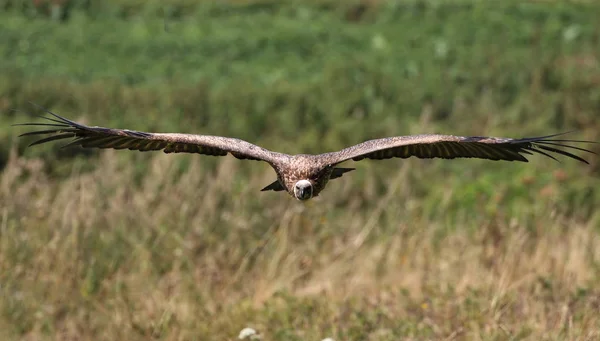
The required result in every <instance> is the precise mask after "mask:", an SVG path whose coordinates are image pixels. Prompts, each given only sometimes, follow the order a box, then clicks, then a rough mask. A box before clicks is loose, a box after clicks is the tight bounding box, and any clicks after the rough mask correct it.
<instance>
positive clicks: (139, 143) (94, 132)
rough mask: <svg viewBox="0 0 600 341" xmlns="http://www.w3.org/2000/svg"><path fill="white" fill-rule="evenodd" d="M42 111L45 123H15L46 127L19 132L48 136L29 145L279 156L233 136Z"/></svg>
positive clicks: (272, 158) (242, 156)
mask: <svg viewBox="0 0 600 341" xmlns="http://www.w3.org/2000/svg"><path fill="white" fill-rule="evenodd" d="M46 112H47V113H48V114H50V115H51V116H52V117H42V118H44V119H46V120H47V121H48V122H43V123H23V124H16V125H24V126H39V127H45V128H47V129H43V130H36V131H32V132H28V133H24V134H21V135H19V136H31V135H34V136H38V135H39V136H45V135H49V136H46V137H44V138H42V139H40V140H37V141H35V142H33V143H31V144H30V146H34V145H37V144H41V143H46V142H50V141H55V140H62V139H69V138H73V140H72V141H70V142H69V143H68V144H67V145H65V146H63V148H64V147H69V146H81V147H84V148H112V149H129V150H138V151H143V152H145V151H154V150H163V151H164V152H165V153H197V154H205V155H214V156H224V155H227V154H228V153H230V154H231V155H233V156H235V157H236V158H238V159H248V160H260V161H266V162H269V163H272V162H273V161H275V160H276V159H277V158H278V157H279V156H281V155H282V154H280V153H275V152H272V151H270V150H267V149H264V148H261V147H259V146H256V145H254V144H251V143H249V142H246V141H244V140H240V139H236V138H229V137H222V136H210V135H193V134H177V133H173V134H169V133H167V134H165V133H146V132H141V131H133V130H127V129H112V128H103V127H89V126H86V125H83V124H80V123H77V122H74V121H71V120H69V119H66V118H64V117H61V116H59V115H56V114H54V113H52V112H50V111H48V110H46ZM48 128H49V129H48Z"/></svg>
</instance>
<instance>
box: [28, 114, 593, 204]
mask: <svg viewBox="0 0 600 341" xmlns="http://www.w3.org/2000/svg"><path fill="white" fill-rule="evenodd" d="M44 110H45V109H44ZM45 111H46V112H47V113H48V114H49V115H50V116H47V117H44V116H42V118H44V119H46V120H47V122H40V123H24V124H17V125H25V126H39V127H44V128H45V129H43V130H36V131H31V132H27V133H24V134H22V135H20V136H30V135H41V136H43V135H49V136H47V137H44V138H42V139H40V140H37V141H35V142H33V143H31V144H30V146H33V145H36V144H41V143H45V142H50V141H54V140H61V139H70V138H73V140H72V141H70V142H69V143H68V144H67V145H65V146H64V147H67V146H81V147H83V148H112V149H129V150H138V151H153V150H162V151H163V152H165V153H196V154H205V155H214V156H225V155H227V154H231V155H233V156H234V157H236V158H238V159H242V160H258V161H265V162H267V163H268V164H269V165H271V167H273V169H274V170H275V173H276V174H277V180H276V181H274V182H273V183H271V184H269V185H268V186H266V187H264V188H263V189H262V191H270V190H271V191H286V192H288V193H289V194H290V195H292V196H293V197H295V198H296V199H298V200H308V199H310V198H314V197H316V196H318V195H319V193H321V191H322V190H323V189H324V188H325V186H326V185H327V183H328V182H329V180H331V179H336V178H339V177H341V176H342V175H343V174H344V173H346V172H349V171H352V170H354V168H342V167H338V165H339V164H341V163H342V162H345V161H349V160H353V161H360V160H363V159H374V160H381V159H389V158H395V157H397V158H403V159H405V158H409V157H411V156H416V157H418V158H422V159H428V158H442V159H454V158H479V159H487V160H496V161H497V160H504V161H521V162H528V160H527V158H526V156H527V155H533V154H535V153H538V154H541V155H544V156H547V157H550V158H552V159H554V160H556V158H555V157H554V156H553V155H552V153H556V154H561V155H563V156H566V157H569V158H572V159H575V160H577V161H581V162H584V163H588V162H587V161H586V160H584V159H583V158H581V157H579V156H577V155H575V154H573V153H572V152H571V151H575V150H576V151H581V152H587V153H593V154H595V153H594V152H592V151H590V150H588V149H584V148H581V147H577V146H573V145H571V144H569V143H597V142H592V141H580V140H566V139H557V138H556V137H557V136H559V135H562V134H555V135H548V136H541V137H526V138H519V139H513V138H499V137H480V136H470V137H465V136H453V135H438V134H425V135H412V136H396V137H386V138H381V139H374V140H369V141H365V142H362V143H359V144H356V145H354V146H351V147H348V148H344V149H342V150H340V151H336V152H330V153H324V154H318V155H307V154H298V155H288V154H283V153H278V152H274V151H270V150H267V149H265V148H262V147H259V146H257V145H254V144H252V143H249V142H246V141H244V140H240V139H237V138H231V137H223V136H211V135H194V134H178V133H147V132H141V131H135V130H128V129H113V128H103V127H97V126H94V127H91V126H86V125H83V124H80V123H77V122H74V121H71V120H69V119H66V118H64V117H61V116H59V115H57V114H55V113H52V112H51V111H49V110H45Z"/></svg>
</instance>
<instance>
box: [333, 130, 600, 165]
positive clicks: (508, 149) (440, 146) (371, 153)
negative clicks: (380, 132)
mask: <svg viewBox="0 0 600 341" xmlns="http://www.w3.org/2000/svg"><path fill="white" fill-rule="evenodd" d="M559 135H563V134H556V135H549V136H542V137H529V138H522V139H512V138H497V137H479V136H474V137H464V136H452V135H414V136H398V137H388V138H383V139H376V140H369V141H365V142H363V143H360V144H357V145H354V146H351V147H348V148H345V149H342V150H340V151H338V152H333V153H326V154H321V157H322V158H323V159H324V160H326V162H327V163H329V164H337V163H340V162H344V161H347V160H354V161H359V160H363V159H375V160H381V159H390V158H394V157H399V158H404V159H405V158H409V157H411V156H416V157H418V158H422V159H429V158H443V159H454V158H478V159H488V160H505V161H522V162H528V160H527V158H526V157H525V156H526V155H533V154H535V153H538V154H542V155H545V156H547V157H550V158H552V159H554V160H556V158H555V157H554V156H553V155H552V153H556V154H561V155H564V156H567V157H570V158H572V159H575V160H578V161H581V162H584V163H588V162H587V161H586V160H584V159H583V158H581V157H579V156H577V155H575V154H573V153H571V151H581V152H587V153H592V154H595V153H594V152H592V151H591V150H588V149H584V148H581V147H576V146H572V145H570V144H569V143H598V142H592V141H579V140H563V139H555V137H556V136H559Z"/></svg>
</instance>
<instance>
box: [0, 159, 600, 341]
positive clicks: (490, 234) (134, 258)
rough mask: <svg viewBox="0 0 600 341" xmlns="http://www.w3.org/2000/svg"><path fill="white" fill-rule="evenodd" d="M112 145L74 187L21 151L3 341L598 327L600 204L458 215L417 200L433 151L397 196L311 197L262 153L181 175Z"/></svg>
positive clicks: (8, 238) (409, 172)
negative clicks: (274, 185) (282, 185)
mask: <svg viewBox="0 0 600 341" xmlns="http://www.w3.org/2000/svg"><path fill="white" fill-rule="evenodd" d="M117 153H118V152H117ZM115 154H116V153H115V152H107V153H103V154H101V158H100V160H99V162H98V163H99V165H98V168H97V169H96V170H94V171H91V172H81V171H79V170H78V169H73V171H72V175H71V176H70V177H69V178H68V179H66V180H64V181H62V182H59V181H57V180H53V179H50V178H48V177H47V175H46V173H45V172H44V171H43V163H42V161H40V160H35V159H30V160H25V159H21V158H18V157H16V154H14V153H13V155H12V156H11V158H10V160H9V163H8V165H7V167H6V168H5V170H4V172H3V173H2V177H1V180H0V227H1V230H0V233H1V244H0V267H1V272H0V273H1V278H0V283H2V284H1V288H2V295H0V307H1V309H2V315H1V316H2V317H1V318H0V330H2V332H1V334H2V336H3V339H6V340H8V339H13V340H16V339H24V340H44V339H60V340H136V339H149V338H154V339H160V340H193V339H198V340H232V339H234V338H235V337H236V336H237V333H238V332H239V330H240V329H242V328H243V327H246V326H251V327H253V328H256V329H257V330H259V331H260V332H261V334H263V336H264V339H266V340H320V339H321V338H323V337H325V336H332V337H334V338H335V339H336V340H359V339H360V340H398V339H413V340H423V339H436V340H440V339H452V340H454V339H469V340H478V339H482V340H490V339H530V340H540V339H545V340H593V339H596V338H598V337H600V333H599V332H598V330H600V317H599V315H598V314H597V312H598V309H600V291H599V290H598V287H597V285H596V283H598V280H599V279H600V276H599V275H600V273H599V267H598V265H599V264H600V234H598V226H599V221H600V216H599V215H598V213H594V214H593V215H592V216H591V217H589V218H587V219H580V218H577V212H575V213H574V214H572V215H571V216H566V215H564V214H561V213H559V212H560V210H558V209H557V206H556V203H555V202H554V199H553V198H548V197H541V198H539V200H538V201H537V202H536V203H535V204H533V203H532V204H531V208H530V209H526V210H522V211H518V210H517V211H514V212H513V213H511V214H508V213H506V212H505V213H502V212H503V211H504V209H503V208H502V207H500V208H499V210H498V211H497V212H496V213H489V214H488V213H486V214H482V213H481V212H469V211H468V210H463V211H462V212H458V213H457V215H456V216H457V217H463V218H462V221H460V222H459V223H457V224H456V225H454V224H450V223H445V222H444V219H440V218H439V217H438V218H435V217H428V216H427V215H426V214H424V212H425V209H424V206H423V203H422V202H421V201H418V200H415V199H414V198H415V193H414V186H415V181H424V180H425V179H427V177H428V176H429V174H428V173H427V172H426V171H425V172H419V173H417V172H415V168H416V166H417V165H419V162H423V161H419V160H408V161H405V162H401V163H400V164H401V167H400V170H399V172H398V173H397V175H395V176H394V178H393V179H391V182H390V186H389V187H388V189H387V191H386V194H384V196H383V197H380V198H379V197H377V195H376V194H375V193H376V191H375V190H373V188H372V187H373V186H374V185H373V184H372V183H371V182H369V181H366V182H365V183H364V184H363V185H361V187H356V186H353V184H356V183H355V182H352V181H351V180H350V179H347V178H346V177H344V178H343V179H340V180H336V181H334V182H332V183H331V184H330V185H329V187H328V191H326V192H325V193H324V194H323V196H322V197H321V198H319V199H317V200H315V201H314V202H312V203H309V204H307V205H303V204H300V203H299V202H296V201H294V200H293V199H291V198H288V197H286V196H285V195H281V194H275V193H259V192H258V190H259V189H260V187H261V185H263V184H264V183H268V182H270V181H271V180H272V177H273V174H272V173H271V170H267V168H268V167H267V166H264V165H261V164H260V163H250V164H251V166H250V165H247V164H243V165H242V164H240V163H239V162H238V161H237V160H235V159H233V158H223V159H221V161H222V162H221V163H219V164H218V166H217V169H216V170H215V171H214V172H210V171H207V170H206V167H203V166H202V165H201V162H202V160H205V159H204V158H202V157H193V156H192V157H190V166H189V168H188V169H187V170H185V171H184V173H183V174H182V175H181V176H179V174H178V172H179V171H180V170H178V169H177V167H175V166H174V164H175V163H174V162H173V160H174V158H173V157H172V156H166V155H162V154H158V155H156V156H154V157H153V158H152V159H151V167H150V168H149V169H148V173H147V174H145V175H143V176H139V175H137V173H136V172H135V169H134V168H133V167H132V166H131V164H130V163H128V162H125V161H127V160H129V159H127V160H124V159H120V158H118V157H115ZM184 157H187V156H184ZM89 162H95V161H89ZM467 162H468V161H467ZM245 166H248V167H250V168H252V170H253V172H252V174H254V175H253V176H251V178H250V179H249V180H252V181H251V182H250V185H244V184H243V183H242V182H240V179H239V177H240V175H239V174H238V171H241V170H240V169H239V167H245ZM532 167H535V166H532ZM261 169H263V170H264V171H261ZM358 172H367V175H368V176H369V177H375V178H376V177H381V176H382V175H381V174H377V171H376V170H375V169H359V171H358ZM242 174H244V172H242ZM245 180H248V179H245ZM433 181H435V180H433ZM457 181H459V182H458V183H457V184H452V185H450V186H446V187H445V189H444V190H443V192H440V193H432V195H436V196H439V198H442V200H439V199H438V200H439V205H440V206H442V207H443V206H444V205H446V203H444V202H447V201H452V200H458V198H455V199H453V198H452V196H453V193H452V188H453V187H454V186H457V185H460V180H457ZM465 181H466V180H465ZM136 183H137V184H139V185H134V184H136ZM440 183H441V182H440ZM358 193H360V194H361V195H358Z"/></svg>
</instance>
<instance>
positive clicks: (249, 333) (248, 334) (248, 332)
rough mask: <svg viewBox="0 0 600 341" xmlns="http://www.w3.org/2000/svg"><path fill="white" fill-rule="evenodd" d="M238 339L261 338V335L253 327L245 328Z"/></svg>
mask: <svg viewBox="0 0 600 341" xmlns="http://www.w3.org/2000/svg"><path fill="white" fill-rule="evenodd" d="M238 339H240V340H244V339H248V340H260V335H258V333H257V332H256V330H254V329H252V328H244V329H242V331H241V332H240V335H238Z"/></svg>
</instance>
